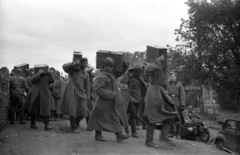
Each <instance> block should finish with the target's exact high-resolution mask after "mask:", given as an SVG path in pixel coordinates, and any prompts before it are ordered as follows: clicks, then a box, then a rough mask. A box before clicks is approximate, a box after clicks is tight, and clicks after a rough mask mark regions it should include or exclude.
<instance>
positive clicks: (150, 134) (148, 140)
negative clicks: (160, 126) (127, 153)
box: [145, 124, 159, 148]
mask: <svg viewBox="0 0 240 155" xmlns="http://www.w3.org/2000/svg"><path fill="white" fill-rule="evenodd" d="M155 126H156V125H155V124H149V125H148V127H147V132H146V141H145V145H146V146H148V147H154V148H159V145H157V144H155V143H154V142H153V134H154V129H155Z"/></svg>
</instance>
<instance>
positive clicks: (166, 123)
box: [138, 55, 178, 148]
mask: <svg viewBox="0 0 240 155" xmlns="http://www.w3.org/2000/svg"><path fill="white" fill-rule="evenodd" d="M164 59H167V57H166V56H164V55H161V56H160V57H159V58H157V60H156V61H155V62H153V63H151V64H150V65H148V66H147V67H146V69H145V72H146V74H147V75H148V76H149V77H150V86H149V88H148V91H147V94H146V97H145V103H144V104H142V105H141V106H140V108H139V110H138V114H139V116H140V118H141V119H142V120H144V121H145V122H146V123H147V133H146V141H145V145H146V146H148V147H155V148H158V147H159V146H158V145H157V144H155V143H154V142H153V134H154V129H155V127H156V123H162V129H161V136H160V137H159V141H162V142H165V143H167V144H170V145H174V143H173V142H172V141H171V140H170V139H169V138H168V137H167V135H168V133H169V132H170V130H171V128H172V124H173V120H174V119H175V118H176V117H177V116H178V112H177V107H176V105H175V104H174V103H173V101H172V99H171V97H170V96H168V94H167V85H168V79H169V72H168V70H167V66H168V64H169V63H170V62H168V63H167V64H163V61H164ZM167 60H168V61H169V60H171V59H169V58H168V59H167Z"/></svg>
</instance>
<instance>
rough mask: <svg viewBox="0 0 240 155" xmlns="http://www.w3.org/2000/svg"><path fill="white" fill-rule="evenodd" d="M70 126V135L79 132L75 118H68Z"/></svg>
mask: <svg viewBox="0 0 240 155" xmlns="http://www.w3.org/2000/svg"><path fill="white" fill-rule="evenodd" d="M70 125H71V130H72V133H79V132H80V129H78V128H77V126H76V117H73V116H70Z"/></svg>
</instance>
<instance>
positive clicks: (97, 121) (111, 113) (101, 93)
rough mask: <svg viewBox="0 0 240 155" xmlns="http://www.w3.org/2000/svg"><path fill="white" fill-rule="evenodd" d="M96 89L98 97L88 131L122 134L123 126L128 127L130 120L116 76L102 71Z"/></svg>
mask: <svg viewBox="0 0 240 155" xmlns="http://www.w3.org/2000/svg"><path fill="white" fill-rule="evenodd" d="M94 88H95V91H96V96H97V97H96V103H95V106H94V108H93V111H92V113H91V116H90V120H89V124H88V129H91V130H100V131H107V132H121V131H122V128H121V125H122V126H123V127H124V128H126V127H127V126H128V118H127V114H126V109H125V106H124V103H123V100H122V98H121V96H120V93H119V90H118V87H117V83H116V80H115V77H114V75H113V74H111V73H107V72H104V71H101V72H100V73H99V74H98V76H97V78H96V81H95V86H94Z"/></svg>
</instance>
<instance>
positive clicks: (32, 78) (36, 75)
mask: <svg viewBox="0 0 240 155" xmlns="http://www.w3.org/2000/svg"><path fill="white" fill-rule="evenodd" d="M39 80H40V75H39V74H35V75H33V76H32V77H31V78H30V82H31V83H37V82H38V81H39Z"/></svg>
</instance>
